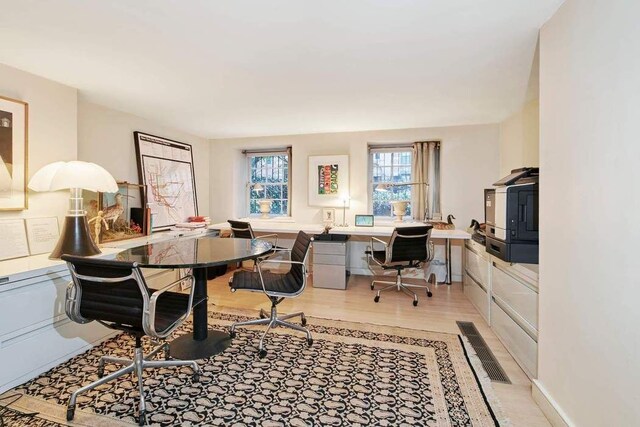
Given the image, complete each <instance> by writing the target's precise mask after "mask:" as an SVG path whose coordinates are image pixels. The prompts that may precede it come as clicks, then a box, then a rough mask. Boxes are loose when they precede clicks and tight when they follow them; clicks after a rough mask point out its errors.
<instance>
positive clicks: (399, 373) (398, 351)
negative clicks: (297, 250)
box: [14, 307, 502, 426]
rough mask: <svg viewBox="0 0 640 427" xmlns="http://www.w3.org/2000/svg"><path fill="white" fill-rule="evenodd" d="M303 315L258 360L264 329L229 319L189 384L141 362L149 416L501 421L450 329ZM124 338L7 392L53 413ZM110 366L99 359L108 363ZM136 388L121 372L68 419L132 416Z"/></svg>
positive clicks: (119, 352)
mask: <svg viewBox="0 0 640 427" xmlns="http://www.w3.org/2000/svg"><path fill="white" fill-rule="evenodd" d="M213 310H217V312H213ZM256 315H257V313H253V312H247V311H244V312H243V311H237V310H228V309H224V310H223V312H220V308H219V307H212V309H211V312H210V315H209V322H210V326H211V327H213V328H220V329H226V327H227V326H228V325H229V324H230V323H232V322H234V321H241V320H246V319H248V318H255V316H256ZM307 320H308V327H309V328H310V330H311V332H312V334H313V338H314V344H313V346H312V347H308V346H307V344H306V340H305V339H304V337H303V336H301V335H302V334H298V333H297V332H295V331H289V330H283V329H282V328H277V329H275V330H274V331H272V332H270V335H269V336H268V337H267V340H266V344H267V351H268V354H267V357H266V358H264V359H259V358H258V357H257V344H258V340H259V338H260V333H261V331H262V330H263V329H262V328H260V327H254V328H240V329H238V331H237V336H236V338H235V339H234V340H233V344H232V345H231V347H229V348H228V349H227V350H226V351H225V352H223V353H222V354H219V355H217V356H214V357H212V358H209V359H206V360H201V361H199V363H200V366H201V368H202V370H203V375H202V376H201V378H200V382H197V383H196V382H193V380H192V376H191V370H190V369H189V368H181V369H178V368H169V369H152V370H146V371H145V390H146V393H147V395H148V400H147V420H148V422H149V424H150V425H155V426H176V425H181V426H221V425H234V426H242V425H261V426H309V425H323V426H342V425H354V426H366V425H378V426H410V425H411V426H468V425H473V426H495V425H500V424H499V422H498V420H500V422H502V415H501V414H500V411H499V408H498V407H497V402H495V400H494V399H493V397H492V393H491V389H490V387H491V386H490V384H488V381H486V374H485V373H484V371H482V367H481V365H480V363H479V361H478V360H477V358H476V357H474V355H473V354H471V353H470V352H472V350H470V348H471V347H470V346H468V345H465V344H464V342H463V341H462V339H461V338H460V337H459V336H458V335H453V334H444V333H434V332H424V331H417V330H411V329H403V328H394V327H386V326H376V325H368V324H361V323H351V322H341V321H332V320H325V319H318V318H308V319H307ZM190 330H191V325H190V324H185V326H184V327H183V328H181V329H180V330H179V331H178V332H177V334H176V335H179V334H184V333H190ZM133 347H134V342H133V339H132V338H130V337H129V336H128V335H126V334H121V335H118V336H117V337H115V338H113V339H110V340H108V341H106V342H104V343H103V344H102V345H100V346H97V347H95V348H93V349H91V350H89V351H88V352H86V353H84V354H81V355H79V356H77V357H74V358H73V359H71V360H69V361H67V362H65V363H63V364H61V365H59V366H57V367H55V368H53V369H52V370H50V371H48V372H46V373H45V374H43V375H41V376H40V377H38V378H36V379H34V380H32V381H30V382H28V383H25V384H23V385H22V386H19V387H18V388H16V389H15V390H14V391H16V392H19V393H24V394H25V395H26V396H24V399H27V402H29V403H30V405H31V406H29V409H31V410H35V411H38V410H39V409H42V408H40V407H39V406H38V404H39V403H40V404H42V405H50V406H51V407H50V408H49V409H47V413H50V414H51V413H53V412H59V413H60V414H61V420H63V418H62V417H64V415H63V414H64V409H65V405H66V403H67V399H68V398H69V395H70V393H71V392H72V391H73V390H75V389H76V388H78V387H79V386H81V385H84V384H88V383H90V382H91V381H94V380H95V379H97V376H96V371H97V366H98V359H99V357H100V356H101V355H103V354H110V355H114V356H119V357H127V358H130V357H131V355H132V351H133ZM472 365H473V366H472ZM116 369H117V368H116V366H109V365H107V369H106V371H107V373H108V372H111V371H114V370H116ZM481 382H482V385H481V384H480V383H481ZM137 396H138V392H137V387H136V382H135V379H134V378H133V377H122V378H120V379H119V380H116V382H115V383H108V384H105V385H103V386H101V387H99V388H97V389H95V390H93V391H92V392H89V393H88V394H86V395H83V396H81V397H79V399H78V409H79V411H76V414H77V415H76V420H75V421H77V422H78V424H84V423H87V424H86V425H101V426H102V425H105V426H106V425H122V423H123V422H124V423H135V418H134V416H135V411H136V407H137ZM489 402H491V404H490V403H489ZM40 412H43V411H42V410H41V411H40ZM78 414H79V415H78ZM92 417H93V418H92ZM42 425H47V424H42ZM52 425H55V424H52Z"/></svg>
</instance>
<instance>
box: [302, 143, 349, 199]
mask: <svg viewBox="0 0 640 427" xmlns="http://www.w3.org/2000/svg"><path fill="white" fill-rule="evenodd" d="M345 200H346V205H347V206H348V204H349V156H347V155H338V156H309V206H322V207H343V205H344V203H345Z"/></svg>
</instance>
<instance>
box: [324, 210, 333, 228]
mask: <svg viewBox="0 0 640 427" xmlns="http://www.w3.org/2000/svg"><path fill="white" fill-rule="evenodd" d="M322 222H323V223H324V224H330V225H333V224H334V223H335V222H336V210H335V209H334V208H324V209H322Z"/></svg>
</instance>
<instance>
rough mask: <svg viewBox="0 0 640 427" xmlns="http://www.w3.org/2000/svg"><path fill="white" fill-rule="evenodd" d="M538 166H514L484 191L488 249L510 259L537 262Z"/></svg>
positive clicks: (504, 259)
mask: <svg viewBox="0 0 640 427" xmlns="http://www.w3.org/2000/svg"><path fill="white" fill-rule="evenodd" d="M538 178H539V168H532V167H527V168H520V169H513V170H512V171H511V174H509V175H508V176H506V177H504V178H502V179H501V180H499V181H498V182H496V183H495V184H493V185H494V187H495V188H494V189H489V190H485V221H486V223H487V230H486V233H487V239H486V248H487V252H489V253H490V254H491V255H494V256H496V257H498V258H500V259H501V260H503V261H507V262H518V263H527V264H537V263H538Z"/></svg>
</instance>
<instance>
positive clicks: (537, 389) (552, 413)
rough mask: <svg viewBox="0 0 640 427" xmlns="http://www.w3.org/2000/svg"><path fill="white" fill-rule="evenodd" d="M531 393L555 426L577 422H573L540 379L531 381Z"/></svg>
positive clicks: (559, 426) (566, 426) (564, 425)
mask: <svg viewBox="0 0 640 427" xmlns="http://www.w3.org/2000/svg"><path fill="white" fill-rule="evenodd" d="M531 395H532V397H533V400H534V401H535V402H536V403H537V404H538V406H539V407H540V409H541V410H542V413H543V414H544V415H545V417H547V419H548V420H549V422H550V423H551V425H552V426H554V427H573V426H575V424H573V423H572V422H571V420H570V419H569V417H568V416H567V414H566V413H565V412H564V411H563V410H562V408H560V406H558V403H557V402H556V401H555V400H554V399H553V398H552V397H551V396H550V395H549V392H548V391H547V389H545V388H544V386H543V385H542V384H540V382H539V381H538V380H532V381H531Z"/></svg>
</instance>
